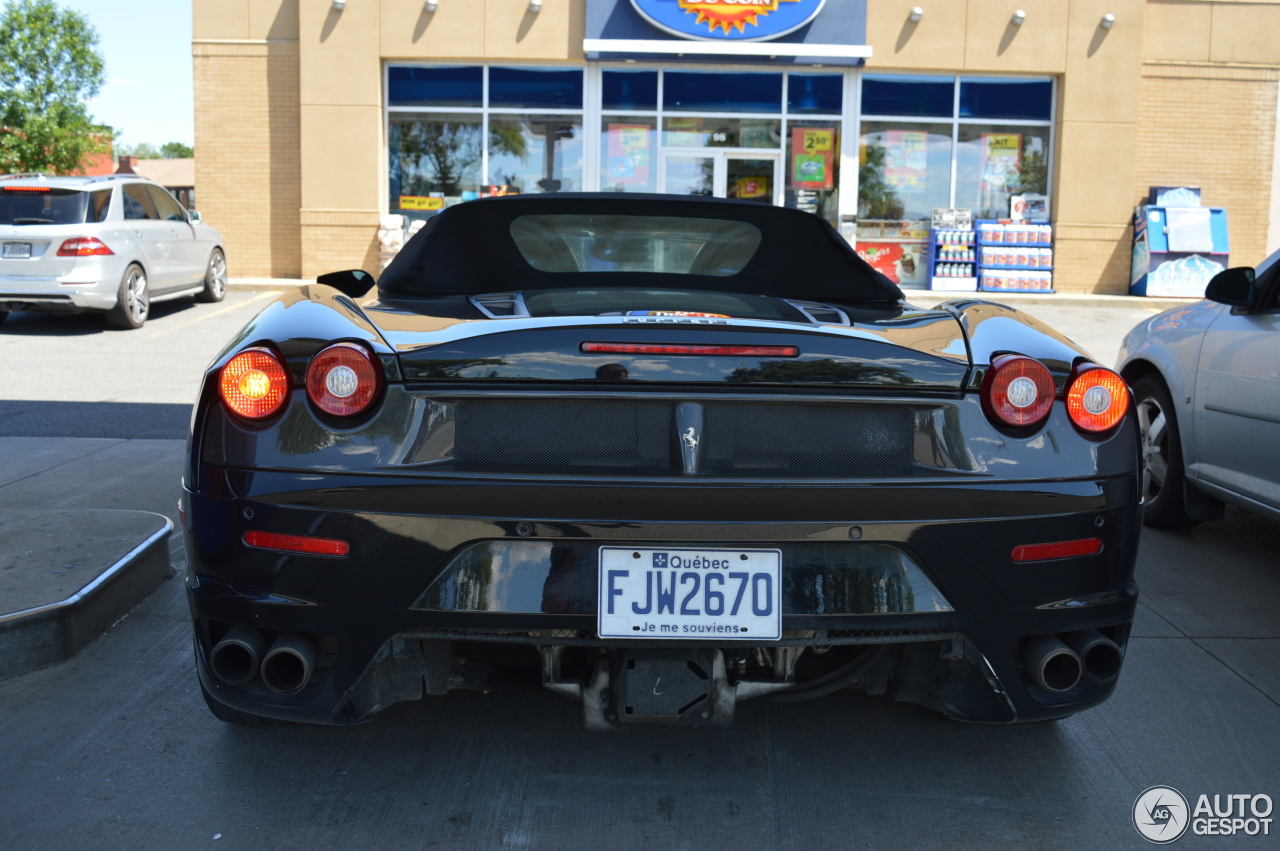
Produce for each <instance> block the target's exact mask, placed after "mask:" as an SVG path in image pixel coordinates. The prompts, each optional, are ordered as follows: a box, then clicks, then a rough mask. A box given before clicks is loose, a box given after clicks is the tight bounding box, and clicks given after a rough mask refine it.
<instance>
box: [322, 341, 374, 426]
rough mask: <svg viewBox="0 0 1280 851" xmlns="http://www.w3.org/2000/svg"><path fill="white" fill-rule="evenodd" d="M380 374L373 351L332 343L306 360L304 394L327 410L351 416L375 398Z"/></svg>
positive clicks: (359, 411) (334, 413)
mask: <svg viewBox="0 0 1280 851" xmlns="http://www.w3.org/2000/svg"><path fill="white" fill-rule="evenodd" d="M381 374H382V373H381V370H380V369H379V368H378V365H377V362H376V361H375V360H374V359H373V355H371V354H370V353H369V352H368V351H367V350H365V349H364V347H362V346H358V345H356V344H355V343H334V344H333V345H332V346H330V347H329V348H327V349H324V350H323V351H321V352H320V353H319V354H317V355H316V356H315V357H313V358H312V359H311V363H310V364H308V366H307V396H309V397H310V398H311V401H312V402H314V403H315V405H316V407H317V408H319V409H320V410H322V411H324V412H325V413H327V414H333V415H334V416H337V417H350V416H354V415H355V414H359V413H361V412H363V411H364V410H366V409H367V408H368V407H369V406H370V405H372V404H373V400H374V399H376V398H377V396H378V391H379V390H380V389H381V388H382V383H381Z"/></svg>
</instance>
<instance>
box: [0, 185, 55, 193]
mask: <svg viewBox="0 0 1280 851" xmlns="http://www.w3.org/2000/svg"><path fill="white" fill-rule="evenodd" d="M4 191H5V192H48V191H49V187H48V186H6V187H5V188H4Z"/></svg>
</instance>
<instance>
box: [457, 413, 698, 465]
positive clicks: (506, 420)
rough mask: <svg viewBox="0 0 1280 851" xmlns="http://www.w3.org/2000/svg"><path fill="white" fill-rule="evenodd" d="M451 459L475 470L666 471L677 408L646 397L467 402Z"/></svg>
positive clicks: (461, 416) (668, 463) (669, 461)
mask: <svg viewBox="0 0 1280 851" xmlns="http://www.w3.org/2000/svg"><path fill="white" fill-rule="evenodd" d="M455 416H456V426H455V431H454V461H455V462H456V463H457V464H458V466H459V467H462V468H464V469H473V470H512V471H519V470H530V469H532V470H548V471H555V470H560V469H579V468H583V467H597V468H609V469H623V470H645V471H666V470H669V469H670V468H671V464H672V449H673V445H672V443H673V438H672V432H673V430H674V428H675V420H674V416H675V415H674V407H673V406H672V405H671V404H670V403H669V402H665V401H655V400H644V399H636V400H630V399H601V400H579V399H464V400H461V401H459V402H458V403H457V409H456V412H455Z"/></svg>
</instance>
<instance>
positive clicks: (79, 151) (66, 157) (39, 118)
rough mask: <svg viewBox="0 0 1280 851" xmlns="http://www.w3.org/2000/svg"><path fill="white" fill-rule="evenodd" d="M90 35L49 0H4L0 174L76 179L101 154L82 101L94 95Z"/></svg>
mask: <svg viewBox="0 0 1280 851" xmlns="http://www.w3.org/2000/svg"><path fill="white" fill-rule="evenodd" d="M103 67H104V63H103V60H102V55H101V54H100V53H99V52H98V34H97V32H96V31H95V30H94V29H93V27H92V26H90V25H89V22H88V21H87V20H85V18H84V16H83V15H81V14H80V13H79V12H74V11H71V10H65V11H64V10H61V9H59V8H58V7H57V5H56V4H55V3H54V2H53V0H11V2H9V3H8V4H6V5H5V7H4V12H3V13H2V14H0V171H7V172H22V171H44V172H50V171H51V172H53V173H55V174H69V173H72V172H75V171H78V170H79V169H80V168H81V167H82V166H83V165H84V163H85V161H86V160H87V159H88V157H89V156H90V155H91V154H95V153H101V152H103V151H105V150H106V149H107V140H108V139H110V137H111V131H110V129H109V128H105V127H100V126H97V125H95V124H94V123H93V120H92V119H91V118H90V116H89V110H88V107H87V106H86V101H87V100H88V99H89V98H91V97H93V96H94V95H96V94H97V93H98V89H99V88H101V87H102V80H103Z"/></svg>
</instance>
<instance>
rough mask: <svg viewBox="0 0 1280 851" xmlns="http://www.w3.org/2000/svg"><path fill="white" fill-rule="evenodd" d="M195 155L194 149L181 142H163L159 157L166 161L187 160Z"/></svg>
mask: <svg viewBox="0 0 1280 851" xmlns="http://www.w3.org/2000/svg"><path fill="white" fill-rule="evenodd" d="M195 155H196V152H195V149H194V148H192V147H191V146H190V145H184V144H182V143H181V142H165V143H164V144H163V145H161V146H160V156H162V157H164V158H165V159H166V160H182V159H189V158H191V157H194V156H195Z"/></svg>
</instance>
